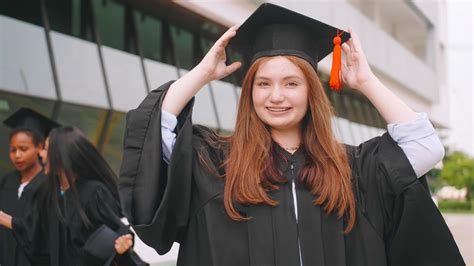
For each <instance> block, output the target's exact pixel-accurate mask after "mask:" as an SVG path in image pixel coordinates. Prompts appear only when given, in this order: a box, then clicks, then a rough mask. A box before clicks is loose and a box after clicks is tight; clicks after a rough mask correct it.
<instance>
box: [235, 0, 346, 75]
mask: <svg viewBox="0 0 474 266" xmlns="http://www.w3.org/2000/svg"><path fill="white" fill-rule="evenodd" d="M336 36H339V37H340V38H341V44H342V43H344V42H345V41H347V40H348V39H349V38H350V35H349V33H347V32H345V31H342V30H340V29H337V28H335V27H332V26H329V25H327V24H325V23H322V22H320V21H317V20H315V19H313V18H310V17H307V16H304V15H302V14H299V13H297V12H294V11H292V10H289V9H286V8H283V7H280V6H277V5H274V4H269V3H264V4H262V5H261V6H260V7H258V8H257V10H256V11H255V12H254V13H253V14H252V15H250V17H249V18H248V19H247V20H246V21H245V22H244V23H243V24H242V25H241V26H240V27H239V29H238V30H237V34H236V36H235V37H234V38H232V39H231V41H230V42H229V46H230V48H232V49H233V50H235V51H237V52H240V53H241V54H242V55H243V56H244V58H245V59H246V60H247V62H250V63H253V62H254V61H255V60H256V59H258V58H260V57H264V56H276V55H294V56H298V57H301V58H303V59H305V60H306V61H308V62H309V63H310V64H311V65H312V66H313V67H314V69H315V70H317V64H318V62H319V61H320V60H322V59H323V58H324V57H326V56H327V55H328V54H330V53H331V52H332V51H333V49H334V43H333V40H334V37H336ZM339 56H340V53H339Z"/></svg>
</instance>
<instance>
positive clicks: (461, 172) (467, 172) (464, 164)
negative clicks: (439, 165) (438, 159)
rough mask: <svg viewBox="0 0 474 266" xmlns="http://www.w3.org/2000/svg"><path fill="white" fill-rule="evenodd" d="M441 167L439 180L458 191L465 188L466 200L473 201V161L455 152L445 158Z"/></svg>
mask: <svg viewBox="0 0 474 266" xmlns="http://www.w3.org/2000/svg"><path fill="white" fill-rule="evenodd" d="M443 165H444V166H443V170H442V171H441V174H440V177H441V179H442V180H444V181H445V182H446V183H447V184H449V185H451V186H455V187H456V188H458V189H459V188H463V187H466V188H467V197H468V199H474V159H473V158H470V157H468V156H467V155H466V154H464V153H462V152H459V151H455V152H453V153H450V154H449V155H446V156H445V158H444V160H443Z"/></svg>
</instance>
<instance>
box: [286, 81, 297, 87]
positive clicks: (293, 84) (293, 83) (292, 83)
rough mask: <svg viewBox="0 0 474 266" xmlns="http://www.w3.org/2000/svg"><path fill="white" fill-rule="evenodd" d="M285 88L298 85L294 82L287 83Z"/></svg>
mask: <svg viewBox="0 0 474 266" xmlns="http://www.w3.org/2000/svg"><path fill="white" fill-rule="evenodd" d="M287 86H290V87H295V86H298V83H296V82H288V84H287Z"/></svg>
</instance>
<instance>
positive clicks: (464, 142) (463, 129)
mask: <svg viewBox="0 0 474 266" xmlns="http://www.w3.org/2000/svg"><path fill="white" fill-rule="evenodd" d="M473 14H474V1H468V0H448V1H447V35H448V38H447V41H446V42H445V48H446V55H447V61H446V63H447V72H448V73H447V84H448V87H449V90H450V94H449V95H450V108H451V110H450V118H451V119H450V120H451V123H450V128H451V130H450V133H449V135H448V138H447V144H448V147H449V148H450V149H451V150H461V151H464V152H465V153H468V154H469V155H471V156H474V92H473V91H474V82H473V76H474V68H473V62H474V54H473V43H474V36H473V35H474V33H473V32H474V26H473V25H474V21H473Z"/></svg>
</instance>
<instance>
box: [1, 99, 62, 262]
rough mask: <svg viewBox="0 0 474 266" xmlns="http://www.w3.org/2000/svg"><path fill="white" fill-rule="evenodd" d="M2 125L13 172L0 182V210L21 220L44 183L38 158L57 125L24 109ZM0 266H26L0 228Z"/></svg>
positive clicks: (26, 260)
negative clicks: (8, 134) (7, 141)
mask: <svg viewBox="0 0 474 266" xmlns="http://www.w3.org/2000/svg"><path fill="white" fill-rule="evenodd" d="M3 123H4V124H5V125H7V126H8V127H11V128H12V129H13V131H12V132H11V133H10V137H9V139H10V147H9V154H10V160H11V162H12V163H13V165H14V166H15V170H14V171H12V172H10V173H7V174H6V175H5V176H3V177H1V178H0V210H3V211H5V212H7V213H11V214H12V215H14V216H19V217H21V216H23V213H24V211H25V209H26V208H27V207H28V205H29V204H32V200H33V197H34V196H35V194H36V192H37V191H38V189H39V188H40V186H41V185H42V184H43V183H44V182H45V181H46V176H45V175H44V172H43V166H42V165H41V162H40V157H39V154H40V151H41V150H42V149H43V145H44V137H45V136H47V135H48V133H49V131H50V130H51V128H53V127H56V126H58V124H57V123H55V122H54V121H52V120H50V119H48V118H46V117H44V116H43V115H41V114H39V113H37V112H35V111H33V110H31V109H28V108H20V109H19V110H18V111H16V112H15V113H14V114H12V115H11V116H10V117H9V118H7V119H6V120H5V121H4V122H3ZM0 265H2V266H14V265H19V266H21V265H30V263H29V262H28V259H27V257H26V256H25V254H24V252H23V250H22V249H21V248H20V247H18V245H17V242H16V240H15V238H14V237H13V234H12V233H11V232H10V230H7V229H5V228H3V227H0Z"/></svg>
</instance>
